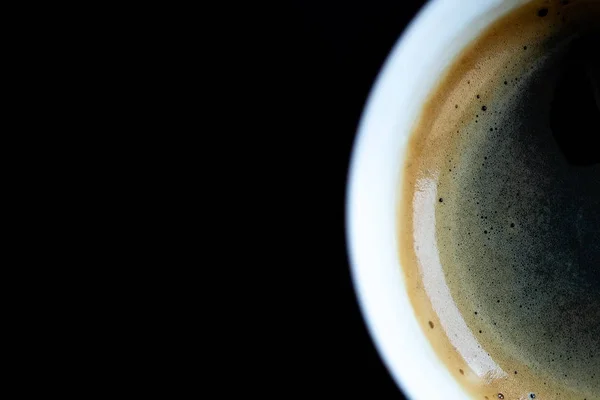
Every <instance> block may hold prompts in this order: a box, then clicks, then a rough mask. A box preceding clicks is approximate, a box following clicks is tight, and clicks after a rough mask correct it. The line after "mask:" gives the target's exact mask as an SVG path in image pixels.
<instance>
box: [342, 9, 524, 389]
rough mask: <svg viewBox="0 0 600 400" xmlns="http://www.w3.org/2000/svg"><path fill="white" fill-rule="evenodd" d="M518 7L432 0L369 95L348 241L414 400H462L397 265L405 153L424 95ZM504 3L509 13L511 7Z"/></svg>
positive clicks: (378, 342) (364, 300) (359, 284)
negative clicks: (420, 320) (485, 33)
mask: <svg viewBox="0 0 600 400" xmlns="http://www.w3.org/2000/svg"><path fill="white" fill-rule="evenodd" d="M523 1H524V0H508V1H507V0H504V1H503V0H434V1H431V2H429V3H427V4H426V6H425V7H424V8H423V9H422V10H421V11H420V12H419V13H418V15H417V17H416V18H415V19H414V20H413V22H411V24H410V25H409V27H408V28H407V29H406V30H405V32H404V34H403V35H402V37H401V38H400V39H399V40H398V42H397V43H396V45H395V46H394V48H393V50H392V52H391V53H390V55H389V57H388V59H387V60H386V62H385V64H384V66H383V68H382V70H381V72H380V74H379V76H378V78H377V81H376V83H375V85H374V86H373V89H372V91H371V94H370V96H369V99H368V101H367V105H366V107H365V110H364V112H363V115H362V118H361V123H360V125H359V129H358V134H357V137H356V140H355V143H354V149H353V154H352V159H351V162H350V169H349V174H348V187H347V197H346V199H347V204H346V228H347V229H346V235H347V244H348V251H349V255H350V264H351V270H352V278H353V281H354V286H355V290H356V294H357V297H358V300H359V304H360V308H361V311H362V313H363V316H364V319H365V323H366V325H367V327H368V330H369V332H370V334H371V337H372V339H373V341H374V343H375V346H376V348H377V350H378V352H379V354H380V356H381V358H382V359H383V361H384V363H385V365H386V366H387V368H388V370H389V371H390V373H391V375H392V377H393V378H394V380H395V381H396V384H397V385H398V386H399V387H401V388H402V390H403V391H404V392H405V394H406V395H407V396H408V397H409V398H411V399H414V400H418V399H423V400H432V399H442V398H443V399H445V400H449V399H464V398H467V397H468V395H467V394H466V392H464V391H463V389H462V388H461V387H460V386H459V385H458V383H457V382H456V381H455V380H454V379H453V378H452V376H451V375H450V373H449V371H448V370H447V369H446V368H445V367H444V365H443V364H442V363H441V361H440V360H439V359H438V357H437V356H436V354H435V353H434V352H433V349H432V347H431V345H430V344H429V343H428V341H427V339H426V338H425V336H424V335H423V333H422V331H421V328H420V327H419V326H418V324H417V320H416V317H415V315H414V311H413V309H412V306H411V304H410V301H409V298H408V295H407V293H406V290H405V286H404V284H405V282H404V276H403V274H402V271H401V266H400V264H399V260H398V255H397V254H398V247H397V232H396V204H397V201H398V198H397V195H398V189H399V188H400V187H401V185H402V181H401V174H400V171H401V167H402V165H403V164H404V150H405V148H406V144H407V141H408V138H409V133H410V131H411V130H412V127H413V124H414V122H415V121H416V118H417V117H418V114H419V112H420V110H421V106H422V104H423V103H424V101H425V99H426V97H427V95H428V94H429V93H430V92H431V90H432V88H433V87H434V85H435V84H436V82H437V81H438V79H439V77H440V76H441V74H442V72H443V71H444V70H445V69H446V68H447V67H448V66H449V64H450V62H451V61H452V60H453V59H454V58H455V57H456V56H457V55H458V54H459V52H460V51H461V50H462V49H463V48H464V47H465V46H466V45H467V44H468V43H469V42H470V41H471V40H473V39H474V38H475V37H476V36H477V34H478V33H480V32H481V30H482V29H483V28H484V27H485V26H487V24H489V22H490V21H491V20H493V19H496V18H497V17H498V15H499V13H500V11H499V10H504V11H506V10H507V9H509V8H510V7H512V6H515V5H516V4H517V3H519V2H523ZM509 4H510V5H509Z"/></svg>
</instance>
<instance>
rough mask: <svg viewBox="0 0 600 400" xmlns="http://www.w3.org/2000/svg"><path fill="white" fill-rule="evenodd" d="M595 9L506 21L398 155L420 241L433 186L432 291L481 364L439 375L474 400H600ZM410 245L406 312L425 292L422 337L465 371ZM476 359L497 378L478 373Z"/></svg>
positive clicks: (457, 71)
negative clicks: (440, 291) (423, 208)
mask: <svg viewBox="0 0 600 400" xmlns="http://www.w3.org/2000/svg"><path fill="white" fill-rule="evenodd" d="M599 5H600V3H599V2H597V1H587V2H586V1H570V2H569V1H564V0H563V1H554V2H550V1H538V2H531V3H529V4H528V5H526V6H523V7H522V8H520V9H518V10H516V11H514V12H512V13H511V14H509V15H508V16H506V17H505V18H504V19H503V20H501V21H500V22H499V23H498V24H496V25H495V26H494V27H492V28H491V29H490V30H489V31H488V32H486V33H484V34H483V35H482V36H481V38H480V39H478V42H477V43H476V45H475V46H474V47H473V48H471V49H469V50H468V51H467V52H466V53H465V54H464V55H463V56H462V58H461V59H460V60H459V61H458V62H457V63H456V64H455V65H454V66H453V68H452V69H451V71H450V73H449V75H448V76H447V77H446V78H445V81H444V82H443V83H442V84H441V85H440V88H439V89H438V90H437V91H436V92H435V94H434V95H433V98H432V100H431V102H430V103H429V104H428V106H427V107H426V108H425V111H424V114H425V115H424V117H423V118H424V121H425V119H426V122H421V124H420V125H419V127H418V128H417V130H416V132H415V137H414V139H413V143H412V148H411V149H410V150H409V156H408V160H409V161H408V164H407V165H408V166H407V168H406V174H405V178H406V180H407V181H408V183H406V184H405V186H408V188H407V187H405V192H404V195H405V196H409V197H405V199H406V201H405V202H404V203H403V204H405V205H406V204H408V206H406V208H404V209H403V214H404V217H405V218H404V221H408V224H409V226H410V224H413V225H412V227H413V229H412V230H411V232H417V231H419V229H422V228H421V227H420V226H419V225H418V224H420V219H419V217H418V203H419V202H420V201H423V200H419V199H421V198H422V197H423V196H422V195H421V194H422V193H425V192H426V190H425V189H423V188H424V187H426V186H427V185H429V186H432V183H431V182H434V183H435V207H434V209H435V241H436V247H437V250H438V252H439V263H440V265H441V269H442V271H443V278H444V281H445V282H444V283H445V285H447V288H448V290H449V293H450V295H451V298H452V301H453V302H454V304H455V305H456V307H457V308H458V310H459V311H460V315H461V316H462V319H463V320H464V322H463V324H466V327H468V330H469V331H470V333H469V335H471V334H472V335H473V336H474V338H475V342H474V343H476V344H477V346H478V347H479V349H480V354H481V355H477V354H478V353H473V354H475V355H474V356H471V357H472V358H473V359H475V361H473V360H471V361H469V360H466V365H462V364H456V365H453V363H455V361H452V363H451V364H452V365H449V366H450V368H451V369H453V370H454V372H456V370H458V371H459V372H458V374H456V375H457V377H458V378H459V379H464V380H465V381H466V382H465V384H466V385H467V386H469V385H470V386H471V387H472V388H473V387H474V388H475V390H473V392H474V393H476V396H480V395H481V397H480V398H482V399H483V398H484V396H488V398H492V397H490V396H498V397H499V396H500V395H502V396H507V397H506V398H525V397H527V398H544V399H546V398H557V399H570V398H574V399H588V400H589V399H598V398H600V163H599V162H600V144H599V145H597V144H596V143H600V64H599V59H600V36H599V29H600V25H599V24H600V22H599V21H600V20H599V19H598V16H599V15H600V14H599V13H598V10H599V9H598V6H599ZM427 182H429V183H427ZM427 190H429V191H431V190H433V189H431V187H430V188H429V189H427ZM428 193H429V192H428ZM420 196H421V197H420ZM430 197H431V196H430ZM430 201H431V199H430ZM407 215H410V217H408V218H407ZM402 220H403V219H402V218H401V221H402ZM408 236H409V237H406V236H405V239H406V242H402V243H404V245H403V246H404V247H403V248H402V249H401V250H403V251H409V252H410V250H413V251H414V256H413V259H412V262H413V263H414V264H415V265H416V269H417V270H418V269H419V268H420V269H421V274H420V279H422V280H423V281H424V282H419V281H418V279H417V280H416V281H413V282H415V283H417V285H416V286H414V287H416V289H414V288H412V287H411V286H409V291H410V290H413V291H414V293H413V303H414V302H418V301H420V300H418V299H423V297H422V296H421V297H419V296H418V292H419V290H423V289H422V288H423V287H425V291H426V292H427V293H426V294H427V296H428V297H429V298H430V300H431V303H432V305H433V309H434V310H435V312H434V313H433V314H436V313H437V314H438V315H434V316H432V317H430V318H427V319H428V320H427V321H423V326H424V328H425V329H426V330H428V331H433V330H434V328H433V327H435V326H438V324H439V325H441V326H440V327H441V328H442V329H440V330H439V331H440V333H439V334H444V335H446V336H448V338H447V340H449V344H450V346H447V345H439V343H438V345H434V347H436V349H438V351H439V349H441V348H444V347H446V348H445V349H443V350H442V352H447V351H458V352H459V353H461V355H462V358H468V357H467V356H465V354H470V353H468V352H467V351H465V350H464V349H463V350H462V351H461V349H460V346H461V344H460V343H461V338H458V337H457V338H453V337H451V336H452V335H453V334H454V335H456V336H458V335H459V334H460V333H456V332H459V331H458V330H456V329H455V328H452V326H453V323H451V322H452V321H450V320H449V319H448V318H449V317H447V316H446V317H445V316H444V315H443V314H444V312H445V311H444V307H443V306H439V305H438V306H436V301H437V302H439V301H438V300H436V296H437V295H436V294H435V293H433V294H432V289H430V290H429V291H428V289H427V287H428V286H427V282H426V279H427V276H428V272H427V271H426V269H427V268H430V266H428V265H425V264H426V262H424V261H422V260H424V259H425V258H424V257H422V256H420V254H419V252H420V251H421V250H420V249H419V248H417V247H418V243H420V242H419V239H418V238H417V237H416V235H415V236H413V233H409V235H408ZM413 244H417V245H416V246H414V247H415V248H414V249H410V247H413ZM428 251H430V250H428ZM403 258H404V261H405V262H404V265H406V263H407V262H408V263H410V262H411V261H407V258H406V257H403ZM410 282H411V280H410V279H409V283H410ZM430 286H431V285H430ZM431 287H433V286H431ZM415 307H416V308H417V310H418V311H419V312H420V310H423V309H424V306H423V305H422V304H421V305H416V306H415ZM436 308H437V309H436ZM439 310H441V311H439ZM453 329H454V330H456V332H454V333H453ZM431 335H433V333H432V334H431ZM462 335H463V336H465V335H464V333H463V334H462ZM432 340H433V341H438V342H439V341H440V340H442V339H440V338H439V337H435V336H432ZM444 340H446V339H444ZM448 347H451V350H448V349H447V348H448ZM455 348H456V350H455ZM444 354H445V353H444ZM486 354H487V357H489V358H490V360H493V362H492V361H489V362H488V361H485V362H487V363H488V364H490V363H496V364H497V369H493V368H491V367H485V368H484V367H481V366H479V367H478V366H477V365H478V364H477V363H478V362H479V363H480V364H482V365H484V366H485V365H488V364H485V362H483V361H481V359H483V358H485V357H486V356H485V355H486ZM482 355H483V356H482ZM477 357H479V358H480V361H477ZM458 359H459V360H460V357H459V358H458ZM453 360H454V359H453ZM486 368H487V369H486ZM477 379H480V381H477ZM508 396H513V397H508ZM532 396H533V397H532ZM476 398H479V397H476Z"/></svg>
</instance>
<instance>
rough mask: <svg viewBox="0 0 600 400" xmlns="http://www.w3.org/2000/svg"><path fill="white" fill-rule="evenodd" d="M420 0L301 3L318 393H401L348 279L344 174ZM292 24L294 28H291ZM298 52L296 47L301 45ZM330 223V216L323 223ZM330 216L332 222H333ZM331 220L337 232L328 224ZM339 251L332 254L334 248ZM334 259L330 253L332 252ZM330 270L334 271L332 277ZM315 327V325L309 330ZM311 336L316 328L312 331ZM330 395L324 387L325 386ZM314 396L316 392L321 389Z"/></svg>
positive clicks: (296, 80)
mask: <svg viewBox="0 0 600 400" xmlns="http://www.w3.org/2000/svg"><path fill="white" fill-rule="evenodd" d="M423 4H424V1H387V2H386V1H369V2H344V3H342V2H331V1H329V2H322V3H317V2H302V3H299V4H296V5H295V9H294V19H295V21H297V22H299V24H300V25H299V28H298V29H297V31H296V32H295V34H294V40H295V43H294V46H295V47H294V50H295V51H294V54H295V55H294V57H293V59H292V62H293V63H294V65H293V71H294V75H293V76H292V77H291V82H292V87H293V90H294V92H295V93H297V94H298V97H297V98H296V99H295V100H294V106H293V107H295V108H297V109H296V110H295V111H297V112H296V113H295V115H296V118H298V119H299V120H294V127H295V128H299V129H298V134H299V135H301V137H302V140H300V141H299V142H298V143H299V144H300V145H301V144H302V143H310V145H308V147H309V148H308V149H306V150H308V151H307V152H306V159H305V160H304V161H303V164H302V165H303V169H305V171H304V172H303V173H302V174H301V176H302V177H304V178H305V179H307V180H308V182H305V186H304V187H307V188H308V189H307V191H308V193H307V194H304V197H303V203H304V206H305V207H306V208H307V209H309V210H311V211H314V212H315V214H316V215H318V216H319V217H317V218H314V219H311V221H312V222H313V223H314V224H318V225H316V226H313V227H312V229H313V230H315V231H319V233H317V234H316V236H314V237H312V238H311V243H310V244H311V248H312V249H314V250H315V253H316V254H319V255H322V254H328V256H327V257H325V258H323V257H322V256H319V258H318V259H317V260H313V263H314V262H316V263H317V266H316V267H314V268H311V269H310V271H311V272H312V273H313V274H312V275H310V277H311V279H315V280H316V281H318V282H317V285H313V286H312V287H316V286H318V287H319V288H320V289H321V294H322V296H319V297H318V299H319V300H318V302H319V304H318V307H319V315H320V318H321V319H319V320H318V322H317V321H316V320H314V323H316V324H317V325H318V329H317V330H316V331H315V332H313V333H314V337H316V338H317V340H318V342H319V344H320V346H319V350H318V351H317V353H316V356H315V358H316V359H314V360H313V365H315V364H316V365H315V367H316V370H317V371H318V373H317V374H309V376H318V378H317V379H318V381H319V382H318V383H317V382H313V383H315V384H316V385H318V387H319V388H320V389H319V391H320V392H321V393H322V394H327V393H331V394H333V395H336V397H337V395H340V396H341V395H350V396H353V397H356V398H374V399H403V398H404V397H403V395H402V393H401V392H400V390H398V388H397V387H396V385H395V383H394V382H393V380H392V378H391V377H390V375H389V374H388V372H387V369H386V368H385V366H384V365H383V363H382V362H381V360H380V358H379V356H378V354H377V352H376V350H375V348H374V346H373V343H372V341H371V339H370V337H369V335H368V333H367V330H366V327H365V325H364V321H363V318H362V316H361V314H360V312H359V309H358V304H357V301H356V297H355V293H354V289H353V286H352V282H351V278H350V272H349V264H348V256H347V251H346V242H345V206H346V204H345V203H346V179H347V173H348V165H349V161H350V154H351V149H352V145H353V141H354V137H355V134H356V129H357V126H358V123H359V120H360V116H361V113H362V109H363V107H364V105H365V102H366V100H367V96H368V94H369V92H370V89H371V86H372V85H373V83H374V80H375V79H376V77H377V75H378V72H379V70H380V68H381V66H382V64H383V63H384V61H385V59H386V57H387V55H388V54H389V51H390V50H391V48H392V47H393V45H394V44H395V43H396V41H397V39H398V38H399V37H400V35H401V34H402V32H403V30H404V29H405V28H406V26H407V24H408V23H409V22H410V21H411V20H412V18H413V17H414V16H415V14H416V13H417V12H418V10H419V9H420V8H421V7H422V6H423ZM294 29H295V28H294ZM296 50H298V51H296ZM324 220H326V221H327V222H326V223H323V221H324ZM329 223H331V225H329ZM329 226H332V229H327V228H328V227H329ZM331 249H334V250H333V254H332V250H331ZM330 256H331V258H329V257H330ZM329 272H332V273H331V274H329ZM309 331H310V329H309ZM309 333H310V332H309ZM323 392H326V393H323ZM315 394H318V392H316V393H315Z"/></svg>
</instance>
